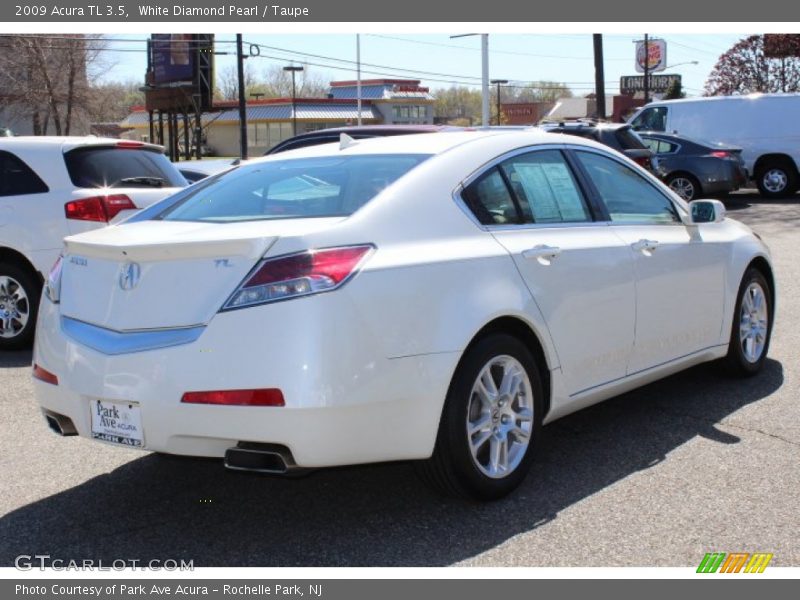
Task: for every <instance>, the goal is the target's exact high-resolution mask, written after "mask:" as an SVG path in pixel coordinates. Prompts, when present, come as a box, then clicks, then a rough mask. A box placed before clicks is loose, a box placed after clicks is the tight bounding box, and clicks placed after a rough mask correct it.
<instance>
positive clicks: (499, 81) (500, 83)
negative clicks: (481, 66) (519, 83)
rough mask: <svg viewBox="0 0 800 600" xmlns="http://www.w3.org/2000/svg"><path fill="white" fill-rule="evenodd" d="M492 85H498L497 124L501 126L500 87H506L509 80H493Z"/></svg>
mask: <svg viewBox="0 0 800 600" xmlns="http://www.w3.org/2000/svg"><path fill="white" fill-rule="evenodd" d="M490 83H491V84H492V85H495V84H497V123H496V125H500V86H501V85H505V84H507V83H508V79H492V81H491V82H490Z"/></svg>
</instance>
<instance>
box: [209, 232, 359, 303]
mask: <svg viewBox="0 0 800 600" xmlns="http://www.w3.org/2000/svg"><path fill="white" fill-rule="evenodd" d="M373 249H374V246H372V245H371V244H364V245H361V246H344V247H340V248H324V249H322V250H309V251H306V252H300V253H298V254H289V255H286V256H279V257H277V258H268V259H266V260H263V261H262V262H261V263H259V265H258V266H257V267H256V268H255V270H254V271H253V272H252V273H250V275H248V276H247V278H246V279H245V280H244V282H243V283H242V284H241V285H240V286H239V288H238V289H237V290H236V291H235V292H234V293H233V295H232V296H231V297H230V298H229V299H228V301H227V302H226V303H225V305H224V306H223V307H222V310H229V309H232V308H242V307H245V306H253V305H256V304H264V303H266V302H275V301H276V300H286V299H288V298H295V297H298V296H308V295H310V294H319V293H320V292H328V291H331V290H334V289H336V288H338V287H340V286H341V285H343V284H344V283H345V282H346V281H347V280H348V279H349V278H350V277H352V276H353V275H355V273H356V272H358V269H359V268H360V266H361V265H362V264H363V262H364V261H365V260H366V258H367V256H369V254H370V252H372V250H373Z"/></svg>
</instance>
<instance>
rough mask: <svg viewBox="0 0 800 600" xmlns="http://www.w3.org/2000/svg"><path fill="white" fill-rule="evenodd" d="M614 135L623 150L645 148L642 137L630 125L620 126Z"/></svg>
mask: <svg viewBox="0 0 800 600" xmlns="http://www.w3.org/2000/svg"><path fill="white" fill-rule="evenodd" d="M614 135H615V136H616V138H617V141H618V142H619V145H620V147H621V148H622V149H623V150H643V149H644V148H645V145H644V142H643V141H642V138H640V137H639V134H638V133H636V132H635V131H634V130H633V129H631V128H630V127H620V128H619V129H617V131H616V132H615V134H614Z"/></svg>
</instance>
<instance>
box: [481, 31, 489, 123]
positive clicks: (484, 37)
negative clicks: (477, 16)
mask: <svg viewBox="0 0 800 600" xmlns="http://www.w3.org/2000/svg"><path fill="white" fill-rule="evenodd" d="M481 95H482V96H483V102H482V103H481V117H482V119H483V126H484V127H488V126H489V34H488V33H482V34H481Z"/></svg>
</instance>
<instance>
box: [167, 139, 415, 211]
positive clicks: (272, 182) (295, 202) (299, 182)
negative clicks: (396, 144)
mask: <svg viewBox="0 0 800 600" xmlns="http://www.w3.org/2000/svg"><path fill="white" fill-rule="evenodd" d="M426 158H427V155H420V154H400V155H357V156H348V157H339V156H333V157H329V156H325V157H319V158H299V159H289V160H276V161H271V162H263V163H254V164H245V165H241V166H239V167H238V168H236V169H234V170H232V171H228V172H226V173H223V174H221V175H219V176H217V177H216V178H214V179H210V180H209V181H208V182H207V183H205V182H204V183H201V184H199V186H200V187H198V189H197V190H196V191H195V192H194V193H191V194H189V195H187V196H186V197H185V198H184V199H183V200H182V201H181V202H179V203H177V204H175V205H173V206H171V207H169V208H168V209H167V210H165V211H164V212H162V213H161V214H160V215H159V216H158V217H157V218H160V219H165V220H168V221H210V222H229V221H250V220H261V219H288V218H303V217H309V218H310V217H334V216H348V215H350V214H352V213H354V212H355V211H356V210H358V209H359V208H361V207H362V206H363V205H364V204H366V203H367V202H369V201H370V200H371V199H372V198H374V197H375V196H376V195H377V194H378V193H379V192H380V191H382V190H383V189H384V188H385V187H387V186H388V185H389V184H391V183H392V182H394V181H395V180H396V179H398V178H399V177H401V176H402V175H404V174H405V173H407V172H408V171H410V170H411V169H413V168H414V167H415V166H417V165H418V164H420V163H421V162H422V161H424V160H425V159H426Z"/></svg>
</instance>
